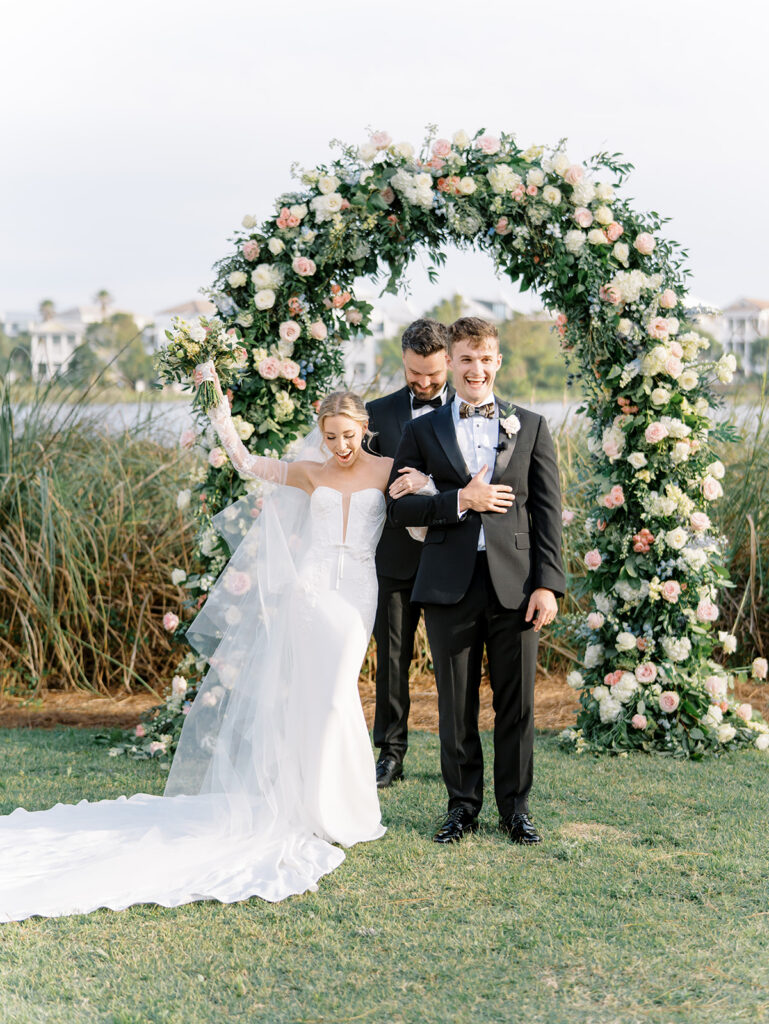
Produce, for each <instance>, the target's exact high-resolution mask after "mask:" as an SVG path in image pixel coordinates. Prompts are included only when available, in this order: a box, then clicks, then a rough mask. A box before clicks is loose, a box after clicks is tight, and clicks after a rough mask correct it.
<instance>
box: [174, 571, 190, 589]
mask: <svg viewBox="0 0 769 1024" xmlns="http://www.w3.org/2000/svg"><path fill="white" fill-rule="evenodd" d="M186 579H187V573H186V572H185V571H184V569H173V570H172V571H171V582H172V583H173V585H174V586H175V587H180V586H181V585H182V583H184V582H185V581H186Z"/></svg>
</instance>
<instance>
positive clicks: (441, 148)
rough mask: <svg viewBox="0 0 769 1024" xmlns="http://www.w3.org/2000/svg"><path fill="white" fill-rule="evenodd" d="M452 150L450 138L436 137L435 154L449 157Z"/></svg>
mask: <svg viewBox="0 0 769 1024" xmlns="http://www.w3.org/2000/svg"><path fill="white" fill-rule="evenodd" d="M450 152H451V143H450V142H449V140H448V139H436V140H435V142H434V143H433V156H438V157H443V158H445V157H447V156H448V155H449V153H450Z"/></svg>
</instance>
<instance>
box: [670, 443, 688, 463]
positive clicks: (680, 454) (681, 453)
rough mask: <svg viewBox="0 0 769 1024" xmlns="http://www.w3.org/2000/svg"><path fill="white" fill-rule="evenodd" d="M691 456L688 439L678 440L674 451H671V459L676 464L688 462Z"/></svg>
mask: <svg viewBox="0 0 769 1024" xmlns="http://www.w3.org/2000/svg"><path fill="white" fill-rule="evenodd" d="M688 458H689V445H688V444H687V443H686V441H676V443H675V444H674V445H673V451H672V452H671V453H670V461H671V462H672V463H673V465H674V466H678V465H680V464H681V463H682V462H686V461H687V459H688Z"/></svg>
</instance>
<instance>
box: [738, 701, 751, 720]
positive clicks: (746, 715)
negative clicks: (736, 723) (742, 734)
mask: <svg viewBox="0 0 769 1024" xmlns="http://www.w3.org/2000/svg"><path fill="white" fill-rule="evenodd" d="M734 713H735V714H736V715H737V717H738V718H741V719H742V720H743V722H749V721H750V720H751V718H752V717H753V705H752V704H740V705H739V706H738V707H736V708H735V709H734Z"/></svg>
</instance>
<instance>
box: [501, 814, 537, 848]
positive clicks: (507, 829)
mask: <svg viewBox="0 0 769 1024" xmlns="http://www.w3.org/2000/svg"><path fill="white" fill-rule="evenodd" d="M499 827H500V828H501V829H502V831H503V832H504V833H505V834H506V835H507V836H509V838H510V839H511V840H512V841H513V842H514V843H520V844H521V845H522V846H534V845H535V844H536V843H541V842H542V836H541V835H540V834H539V832H537V830H536V829H535V828H534V826H533V825H532V823H531V822H530V821H529V816H528V814H524V813H523V812H521V813H515V814H510V815H508V817H506V818H500V819H499Z"/></svg>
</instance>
